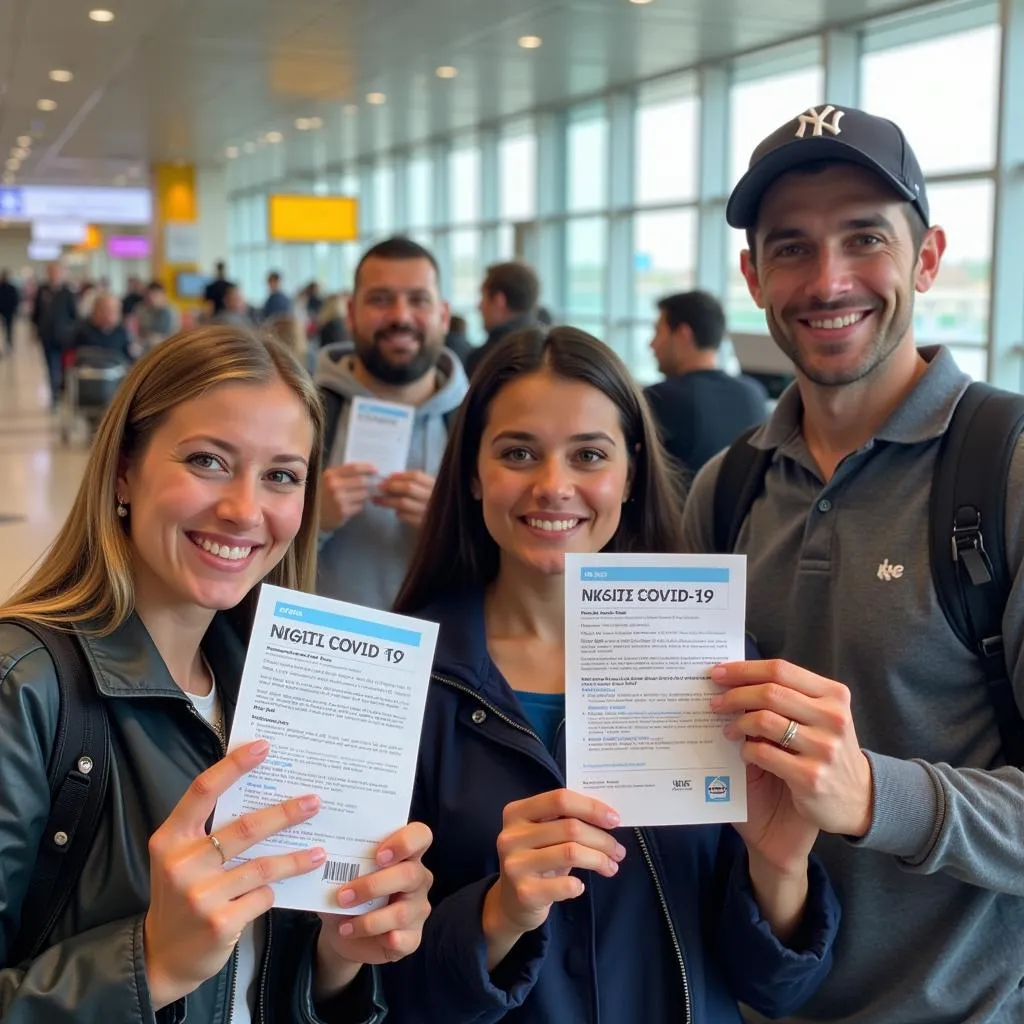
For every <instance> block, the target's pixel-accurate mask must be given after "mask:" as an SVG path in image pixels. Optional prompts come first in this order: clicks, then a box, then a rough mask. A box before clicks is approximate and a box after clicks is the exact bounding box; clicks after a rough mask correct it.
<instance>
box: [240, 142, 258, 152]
mask: <svg viewBox="0 0 1024 1024" xmlns="http://www.w3.org/2000/svg"><path fill="white" fill-rule="evenodd" d="M242 148H243V149H244V150H245V151H246V153H255V152H256V143H255V142H247V143H246V144H245V145H244V146H243V147H242Z"/></svg>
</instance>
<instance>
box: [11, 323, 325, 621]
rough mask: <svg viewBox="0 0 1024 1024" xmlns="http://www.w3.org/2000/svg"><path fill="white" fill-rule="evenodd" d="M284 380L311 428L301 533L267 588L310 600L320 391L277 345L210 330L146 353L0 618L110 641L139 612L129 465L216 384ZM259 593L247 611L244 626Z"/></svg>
mask: <svg viewBox="0 0 1024 1024" xmlns="http://www.w3.org/2000/svg"><path fill="white" fill-rule="evenodd" d="M275 380H280V381H282V382H283V383H284V384H285V385H287V386H288V387H289V388H291V390H292V391H293V392H294V393H295V395H296V396H297V397H298V399H299V400H300V401H301V402H302V404H303V406H304V407H305V409H306V411H307V413H308V415H309V419H310V424H311V425H312V427H313V450H312V452H311V453H310V460H309V465H310V467H311V470H310V473H309V474H308V477H307V479H306V489H305V506H304V508H303V510H302V523H301V525H300V526H299V532H298V533H297V534H296V536H295V539H294V540H293V541H292V543H291V544H290V545H289V547H288V550H287V551H286V552H285V555H284V557H283V558H282V559H281V561H280V562H279V563H278V564H277V565H276V566H275V567H274V568H273V569H272V570H271V571H270V572H269V573H268V574H267V576H266V577H265V580H264V581H265V582H267V583H273V584H276V585H278V586H281V587H289V588H293V589H296V590H312V588H313V585H314V581H315V574H316V542H317V524H318V514H319V509H318V504H319V503H318V496H317V488H318V483H319V474H318V473H317V472H316V471H315V469H316V467H317V466H319V465H320V448H321V443H322V440H321V439H322V434H323V410H322V407H321V405H320V399H319V397H318V396H317V393H316V388H315V387H314V386H313V383H312V381H311V380H310V379H309V376H308V374H307V373H306V372H305V371H304V370H303V368H302V367H301V366H300V365H299V364H298V362H297V361H296V360H295V358H294V357H293V356H292V355H291V354H290V353H289V352H287V351H286V350H285V349H284V348H283V347H282V346H281V345H279V344H277V343H276V342H274V341H272V340H269V339H264V338H259V337H256V336H254V335H253V334H252V333H251V332H249V331H247V330H246V329H245V328H239V327H237V326H234V325H231V326H228V325H224V326H221V325H211V326H206V327H199V328H196V329H194V330H189V331H182V332H181V333H180V334H177V335H175V336H174V337H173V338H169V339H168V340H167V341H165V342H162V343H161V344H160V345H158V346H157V347H156V348H154V349H152V350H151V351H150V352H149V353H147V354H146V355H145V356H144V357H143V358H142V359H140V360H139V362H138V363H136V365H135V366H134V367H132V369H131V371H130V372H129V374H128V376H127V378H126V379H125V380H124V382H123V383H122V384H121V386H120V387H119V388H118V390H117V393H116V395H115V396H114V399H113V401H112V402H111V404H110V406H109V408H108V409H107V411H106V414H105V415H104V417H103V419H102V421H101V422H100V425H99V429H98V430H97V433H96V438H95V441H94V442H93V446H92V451H91V452H90V455H89V461H88V464H87V465H86V469H85V476H84V477H83V479H82V483H81V485H80V487H79V488H78V494H77V496H76V497H75V501H74V504H73V505H72V507H71V511H70V512H69V513H68V517H67V519H66V520H65V522H64V525H63V526H62V527H61V530H60V532H59V533H58V534H57V538H56V540H54V542H53V544H52V545H51V546H50V547H49V549H48V550H47V552H46V554H44V555H43V557H42V559H41V561H40V563H39V565H38V567H37V568H36V570H35V572H34V573H33V574H32V576H31V578H30V579H29V580H28V582H26V583H25V584H23V585H22V586H21V587H20V588H19V589H18V590H16V591H15V593H14V594H13V595H12V596H11V598H10V600H9V601H8V602H7V604H6V605H5V606H4V607H2V608H0V615H3V616H9V617H12V618H21V619H26V620H29V621H34V622H39V623H43V624H47V625H53V626H57V627H65V628H83V627H84V628H88V629H90V630H91V631H94V632H96V633H98V634H100V635H105V634H108V633H112V632H113V631H114V630H115V629H117V628H118V626H120V625H121V624H122V623H123V622H124V621H125V619H127V618H128V616H129V615H130V614H131V613H132V611H133V609H134V607H135V587H134V579H133V573H132V559H131V542H130V540H129V537H128V532H127V529H126V528H125V526H124V523H123V522H122V520H120V519H118V517H117V513H116V495H115V488H116V484H117V475H118V470H119V468H120V467H121V465H122V463H123V461H125V460H130V459H135V458H139V457H141V455H142V454H143V453H144V452H145V450H146V446H147V445H148V444H149V441H150V439H151V438H152V436H153V434H154V433H155V432H156V431H157V430H158V429H159V428H160V426H161V424H162V423H163V422H164V421H165V420H166V418H167V416H168V415H169V413H170V412H171V410H172V409H174V408H175V407H176V406H178V405H180V404H181V403H183V402H188V401H190V400H192V399H194V398H198V397H200V396H201V395H203V394H205V393H206V392H208V391H209V390H210V389H211V388H215V387H217V386H218V385H220V384H226V383H240V384H269V383H271V382H272V381H275ZM256 591H257V588H254V589H253V591H251V592H250V593H249V594H248V595H247V596H246V597H245V598H244V599H243V601H242V602H241V604H240V605H239V606H238V608H237V610H236V614H237V615H238V616H239V617H240V618H241V619H242V620H243V622H244V620H245V618H246V617H247V616H248V615H250V614H251V612H252V610H253V609H254V608H255V599H256Z"/></svg>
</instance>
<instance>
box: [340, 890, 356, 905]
mask: <svg viewBox="0 0 1024 1024" xmlns="http://www.w3.org/2000/svg"><path fill="white" fill-rule="evenodd" d="M355 901H356V894H355V893H354V892H353V891H352V890H351V889H342V890H341V892H339V893H338V902H339V903H340V904H341V905H342V906H343V907H348V906H351V905H352V904H353V903H355Z"/></svg>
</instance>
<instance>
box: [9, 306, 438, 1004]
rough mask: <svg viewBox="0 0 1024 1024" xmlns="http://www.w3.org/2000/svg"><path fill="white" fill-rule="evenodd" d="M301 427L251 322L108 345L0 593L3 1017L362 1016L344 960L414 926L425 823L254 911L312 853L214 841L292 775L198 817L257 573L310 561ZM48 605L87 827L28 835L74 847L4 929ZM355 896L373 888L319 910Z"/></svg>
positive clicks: (19, 843) (230, 757) (273, 820)
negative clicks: (89, 747) (102, 762)
mask: <svg viewBox="0 0 1024 1024" xmlns="http://www.w3.org/2000/svg"><path fill="white" fill-rule="evenodd" d="M254 411H255V412H256V414H255V415H254ZM321 430H322V412H321V408H320V404H319V401H318V399H317V396H316V392H315V389H314V388H313V385H312V383H311V382H310V380H309V378H308V376H307V375H306V374H305V373H304V372H303V371H302V369H301V367H300V366H299V365H298V363H297V362H296V361H295V359H294V358H293V357H292V356H291V355H290V354H289V353H288V352H287V351H285V350H284V349H283V348H281V347H280V346H278V345H276V344H275V343H274V342H272V341H269V340H262V339H258V338H255V337H253V336H251V335H250V334H249V333H248V332H246V331H245V330H240V329H238V328H236V327H228V326H208V327H203V328H199V329H197V330H193V331H189V332H184V333H181V334H179V335H177V336H176V337H174V338H172V339H170V340H169V341H167V342H165V343H164V344H163V345H161V346H159V347H157V348H156V349H154V350H152V351H151V352H150V353H148V354H147V355H146V356H145V357H144V358H143V359H142V360H140V362H139V363H137V364H136V366H135V367H134V368H133V369H132V371H131V373H130V374H129V376H128V377H127V379H126V380H125V382H124V384H123V385H122V386H121V388H120V390H119V391H118V393H117V395H116V397H115V399H114V401H113V402H112V404H111V406H110V407H109V409H108V411H107V413H106V415H105V416H104V419H103V421H102V423H101V424H100V427H99V431H98V434H97V437H96V442H95V444H94V446H93V449H92V453H91V456H90V460H89V464H88V467H87V469H86V473H85V477H84V480H83V482H82V485H81V487H80V489H79V492H78V495H77V497H76V499H75V503H74V506H73V508H72V510H71V513H70V515H69V516H68V519H67V521H66V523H65V524H64V526H63V528H62V529H61V531H60V533H59V535H58V537H57V539H56V540H55V542H54V544H53V545H52V547H51V548H50V550H49V551H48V552H47V554H46V555H45V556H44V558H43V559H42V562H41V564H40V565H39V567H38V568H37V570H36V572H35V574H34V575H33V576H32V578H31V579H29V580H28V582H27V583H25V584H24V585H23V586H22V587H21V589H20V590H19V591H18V592H16V593H15V594H14V595H13V597H12V598H11V599H10V600H9V602H8V603H7V605H6V606H5V607H2V608H0V735H2V737H3V743H2V744H0V849H2V850H3V858H2V859H0V1020H2V1021H3V1022H4V1024H16V1022H17V1024H22V1022H30V1021H31V1022H36V1021H44V1020H46V1021H50V1020H53V1021H55V1020H62V1021H75V1022H77V1021H81V1022H83V1024H84V1022H87V1021H88V1022H92V1021H97V1020H109V1021H111V1022H114V1021H117V1022H119V1024H120V1022H123V1021H130V1022H131V1021H140V1022H141V1021H153V1020H154V1015H155V1017H156V1019H157V1020H160V1021H183V1020H185V1019H186V1017H187V1020H188V1021H189V1024H194V1022H202V1024H205V1022H213V1021H217V1022H221V1021H223V1022H224V1024H236V1022H240V1021H244V1022H250V1021H251V1022H263V1021H277V1020H280V1021H299V1022H303V1024H316V1022H319V1021H327V1022H330V1021H342V1020H349V1019H352V1020H358V1021H360V1022H374V1021H379V1020H380V1019H381V1017H382V1014H383V1008H382V1006H381V1004H380V1003H379V1001H378V999H377V997H376V991H377V985H376V981H375V977H374V971H375V968H368V969H364V966H363V965H365V964H374V963H380V962H383V961H385V960H394V959H396V958H399V957H401V956H403V955H405V954H406V953H408V952H410V951H411V950H413V949H415V947H416V946H417V945H418V943H419V940H420V934H421V930H422V924H423V920H424V918H425V917H426V914H427V912H428V906H427V902H426V892H427V889H428V888H429V884H430V875H429V873H428V872H427V871H426V870H425V868H423V866H422V863H421V860H420V858H421V856H422V853H423V851H424V850H425V849H426V848H427V846H428V845H429V842H430V834H429V831H428V830H427V829H426V828H425V827H424V826H422V825H416V824H412V825H408V826H406V827H405V828H403V829H401V830H399V831H398V832H396V833H395V834H394V835H393V836H390V837H389V838H388V839H386V840H385V841H384V842H383V843H382V844H380V846H379V848H378V852H377V861H378V864H379V865H381V869H380V870H378V871H377V872H375V873H374V874H372V875H368V876H364V877H360V878H357V879H356V880H354V881H353V882H351V883H349V884H347V885H346V886H344V887H343V888H342V889H341V890H340V892H339V894H338V898H339V915H338V916H335V915H320V916H319V917H318V916H317V915H313V914H302V913H297V912H292V911H276V910H275V911H272V910H271V907H272V905H273V901H274V897H273V891H272V889H271V888H270V887H269V885H268V883H270V882H273V881H276V880H280V879H284V878H288V877H292V876H295V875H299V874H304V873H306V872H309V871H311V870H315V869H318V868H319V867H320V866H321V865H323V863H324V860H325V857H326V854H325V851H324V850H322V849H320V848H314V849H295V850H294V851H293V852H290V853H288V854H286V855H280V856H276V857H267V858H259V859H255V860H250V861H247V862H243V863H242V864H241V866H235V865H234V864H233V863H232V862H233V860H234V858H236V857H237V856H238V855H239V854H241V853H243V852H244V851H245V850H247V849H248V848H249V847H251V846H253V845H254V844H256V843H258V842H260V841H262V840H263V839H266V838H267V837H269V836H271V835H273V834H275V833H277V832H280V831H282V830H283V829H285V828H288V827H290V826H293V825H296V824H300V823H302V822H305V821H308V820H309V819H311V818H312V817H313V816H314V815H315V813H316V811H317V809H318V806H319V800H318V798H317V797H316V795H315V794H309V795H308V796H304V797H299V798H297V799H292V800H287V801H284V802H283V803H281V804H277V805H274V806H271V807H266V808H262V809H259V810H255V811H252V812H250V813H248V814H246V815H244V816H243V817H242V818H240V819H238V820H237V821H236V822H234V823H232V824H230V825H227V826H224V827H222V828H221V829H219V830H218V832H217V833H215V834H208V832H207V829H208V822H209V819H210V817H211V815H212V812H213V809H214V805H215V803H216V800H217V798H218V797H219V796H220V795H221V794H222V793H224V792H225V791H226V790H227V789H228V788H229V787H230V786H231V785H233V784H234V783H235V782H237V781H238V780H239V779H240V778H241V777H242V776H243V775H244V774H245V773H246V772H247V771H250V770H251V769H252V768H254V767H255V766H257V765H259V764H260V763H261V762H262V761H263V760H264V759H265V758H266V757H267V753H268V745H267V744H266V743H265V742H262V741H260V742H256V743H253V744H250V745H248V746H245V747H240V748H237V749H235V750H233V751H232V752H231V753H230V754H227V755H226V756H225V750H226V744H225V737H226V736H227V734H228V729H229V727H230V721H231V716H232V713H233V711H234V704H235V700H236V697H237V693H238V685H239V680H240V677H241V669H242V664H243V660H244V654H245V642H246V636H247V633H248V628H249V625H250V623H251V614H252V609H253V607H254V603H255V599H256V597H257V594H258V590H259V585H260V584H261V583H262V582H263V581H266V582H267V583H273V584H276V585H279V586H283V587H290V588H296V589H308V588H310V587H311V586H312V583H313V578H314V568H315V552H316V535H317V514H316V509H317V479H318V474H317V472H316V471H315V467H317V466H319V464H320V437H321ZM48 631H49V632H48ZM53 631H58V632H59V633H60V634H61V635H62V636H63V637H65V638H70V640H71V641H72V642H73V643H74V644H77V645H78V647H79V649H80V650H81V653H82V655H84V659H82V664H83V666H84V665H88V666H89V674H90V675H91V677H92V680H91V685H93V686H95V689H96V690H97V691H98V695H99V703H100V704H101V705H102V711H103V714H104V716H105V721H106V723H107V725H108V728H107V729H106V730H105V731H106V732H107V735H108V736H109V740H108V744H109V745H108V748H107V750H108V757H109V764H108V778H109V782H108V790H107V797H106V801H105V803H104V805H103V808H102V812H101V814H100V816H99V819H98V823H97V826H96V828H95V831H94V834H93V835H92V836H90V837H88V838H89V839H90V841H91V845H89V846H87V848H86V849H84V850H81V849H78V850H76V849H75V839H74V838H72V839H70V840H69V838H68V836H67V835H66V834H64V833H58V834H57V835H56V836H54V837H53V841H54V842H57V843H58V844H59V843H60V842H61V840H60V838H59V837H60V836H61V835H63V836H64V840H63V841H64V842H65V843H66V844H67V845H68V847H69V850H68V855H69V856H70V855H71V854H74V855H75V856H77V857H79V858H81V861H80V862H81V863H82V864H83V868H82V870H81V873H80V874H79V876H78V877H77V878H76V879H75V882H74V884H73V887H72V888H71V890H70V895H69V897H68V899H67V901H66V903H64V905H63V906H62V907H60V908H58V909H57V910H56V911H55V912H54V913H53V915H51V917H52V919H50V920H48V923H47V929H46V932H45V934H44V935H42V936H37V937H36V941H34V943H33V945H32V947H31V948H30V949H29V951H28V952H27V953H26V952H25V951H24V949H22V948H21V947H23V945H24V944H23V943H22V942H21V941H20V934H21V933H23V932H24V931H25V930H26V929H27V930H32V929H34V928H36V926H37V924H38V921H37V920H32V919H29V918H31V917H32V916H33V915H31V914H29V915H28V917H23V913H22V912H23V910H27V907H26V893H28V892H29V891H30V888H31V885H32V881H33V870H34V866H35V861H36V858H37V854H38V855H40V856H44V855H45V854H46V851H47V849H48V844H49V843H50V841H51V836H50V835H49V834H47V833H46V832H45V823H46V822H47V820H48V817H49V816H50V814H51V807H50V791H49V784H48V774H47V773H48V762H49V761H50V759H51V756H53V754H52V753H51V752H55V750H56V748H55V744H59V743H62V742H63V738H62V737H60V736H57V735H56V733H57V724H58V722H59V721H60V718H61V712H60V704H61V699H62V697H61V689H60V686H59V683H58V676H57V667H56V665H55V662H54V656H53V655H52V654H51V648H50V646H48V645H47V644H46V643H44V642H42V641H43V640H45V638H46V637H47V636H48V635H50V636H52V635H53ZM63 643H64V642H63V641H62V642H61V645H62V646H63ZM58 660H60V659H58ZM62 664H63V665H65V667H66V665H67V662H62ZM62 671H63V670H62ZM86 692H89V691H88V690H87V691H86ZM79 763H80V764H81V762H79ZM89 768H91V762H90V764H89V765H87V766H86V767H83V768H82V769H81V770H82V771H83V772H87V771H88V770H89ZM79 835H80V833H79ZM385 865H386V866H385ZM376 896H387V897H389V899H388V900H387V901H386V905H385V906H383V907H381V908H380V909H378V910H375V911H373V912H371V913H369V914H366V915H364V916H362V917H358V918H347V917H342V916H340V909H341V907H342V906H344V905H346V904H348V905H356V904H359V903H362V902H363V901H364V900H366V899H368V898H370V897H376Z"/></svg>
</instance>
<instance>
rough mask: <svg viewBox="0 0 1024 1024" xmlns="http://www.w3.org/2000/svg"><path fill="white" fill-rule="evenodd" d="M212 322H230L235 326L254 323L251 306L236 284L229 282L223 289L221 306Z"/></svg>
mask: <svg viewBox="0 0 1024 1024" xmlns="http://www.w3.org/2000/svg"><path fill="white" fill-rule="evenodd" d="M213 322H214V323H217V324H232V325H233V326H235V327H251V326H252V325H253V324H254V323H255V317H254V316H253V312H252V307H250V305H249V303H247V302H246V301H245V296H244V295H243V294H242V289H241V288H239V287H238V285H237V284H229V285H228V286H227V288H225V289H224V303H223V307H222V309H221V311H220V312H219V313H218V314H217V315H216V316H215V317H214V318H213Z"/></svg>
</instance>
